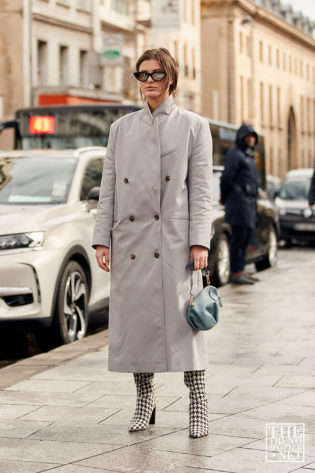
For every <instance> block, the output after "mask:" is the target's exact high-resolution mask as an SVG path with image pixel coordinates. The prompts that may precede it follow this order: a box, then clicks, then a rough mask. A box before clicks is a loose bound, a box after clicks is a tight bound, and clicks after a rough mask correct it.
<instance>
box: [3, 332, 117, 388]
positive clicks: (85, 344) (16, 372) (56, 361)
mask: <svg viewBox="0 0 315 473" xmlns="http://www.w3.org/2000/svg"><path fill="white" fill-rule="evenodd" d="M107 345H108V330H103V331H101V332H98V333H96V334H94V335H89V336H88V337H85V338H83V339H82V340H78V341H76V342H73V343H69V344H67V345H61V346H59V347H57V348H54V349H53V350H50V351H49V352H47V353H40V354H39V355H34V356H32V357H30V358H25V359H24V360H21V361H18V362H16V363H14V364H12V365H9V366H6V367H4V368H1V370H0V373H1V376H0V378H1V379H0V389H5V388H8V387H9V386H12V385H13V384H16V383H19V382H21V381H24V380H25V379H29V378H30V377H31V376H33V375H35V374H38V373H41V372H42V371H45V370H47V369H49V368H53V367H57V366H60V365H62V364H63V363H65V362H67V361H70V360H74V359H75V358H80V356H83V355H85V354H86V353H89V352H95V351H98V350H100V349H102V348H104V347H105V346H107Z"/></svg>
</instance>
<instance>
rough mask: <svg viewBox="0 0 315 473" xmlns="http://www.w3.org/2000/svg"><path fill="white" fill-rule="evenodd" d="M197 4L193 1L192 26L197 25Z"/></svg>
mask: <svg viewBox="0 0 315 473" xmlns="http://www.w3.org/2000/svg"><path fill="white" fill-rule="evenodd" d="M195 8H196V2H195V1H194V0H191V24H192V25H196V11H195Z"/></svg>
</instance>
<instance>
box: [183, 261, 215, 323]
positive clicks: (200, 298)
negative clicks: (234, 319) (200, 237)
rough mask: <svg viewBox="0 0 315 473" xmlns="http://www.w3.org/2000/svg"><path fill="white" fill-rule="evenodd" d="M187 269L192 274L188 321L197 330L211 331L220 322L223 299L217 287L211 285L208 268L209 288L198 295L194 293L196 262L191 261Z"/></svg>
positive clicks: (207, 279) (205, 288)
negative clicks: (220, 308)
mask: <svg viewBox="0 0 315 473" xmlns="http://www.w3.org/2000/svg"><path fill="white" fill-rule="evenodd" d="M186 269H188V270H189V271H191V274H190V301H189V306H188V309H187V320H188V323H189V325H190V326H191V327H192V328H194V329H195V330H210V329H211V328H213V327H214V326H215V325H216V324H217V323H218V320H219V306H220V307H222V302H221V298H220V296H219V293H218V290H217V288H216V287H214V286H211V285H210V274H209V269H208V268H206V281H207V286H206V287H204V288H203V290H202V291H201V292H200V293H199V294H197V295H196V296H194V295H193V293H192V288H193V272H194V260H192V261H189V263H188V264H187V265H186Z"/></svg>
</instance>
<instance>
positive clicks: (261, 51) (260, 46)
mask: <svg viewBox="0 0 315 473" xmlns="http://www.w3.org/2000/svg"><path fill="white" fill-rule="evenodd" d="M259 60H260V62H263V61H264V45H263V42H262V41H259Z"/></svg>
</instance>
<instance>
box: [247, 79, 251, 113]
mask: <svg viewBox="0 0 315 473" xmlns="http://www.w3.org/2000/svg"><path fill="white" fill-rule="evenodd" d="M251 107H252V94H251V80H250V79H247V118H251V117H252V113H251V110H252V108H251Z"/></svg>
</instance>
